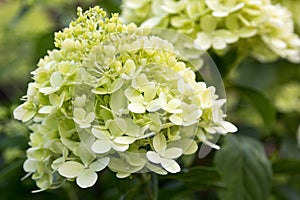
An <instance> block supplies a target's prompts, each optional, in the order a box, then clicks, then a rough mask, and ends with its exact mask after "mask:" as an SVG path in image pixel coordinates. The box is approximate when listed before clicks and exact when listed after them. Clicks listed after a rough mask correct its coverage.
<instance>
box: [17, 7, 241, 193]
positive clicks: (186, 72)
mask: <svg viewBox="0 0 300 200" xmlns="http://www.w3.org/2000/svg"><path fill="white" fill-rule="evenodd" d="M145 2H147V1H145ZM130 6H131V7H132V8H142V7H143V6H144V2H138V1H136V2H135V4H132V5H130ZM184 8H185V7H184V5H177V4H176V3H174V4H172V6H171V7H169V8H168V11H169V12H175V11H178V10H182V9H184ZM163 9H165V10H166V9H167V8H163ZM105 15H106V13H105V12H104V11H103V10H102V9H101V8H99V7H94V8H91V9H90V10H88V11H86V12H84V13H83V12H82V10H81V9H80V8H78V18H77V19H76V20H75V21H73V22H71V23H70V26H69V27H68V28H65V29H64V30H63V31H61V32H58V33H56V34H55V45H56V49H54V50H52V51H49V52H48V55H47V56H45V57H44V58H42V59H41V60H40V61H39V63H38V68H37V69H36V70H35V71H34V72H33V73H32V74H33V80H34V81H33V82H32V83H30V84H29V86H28V87H29V89H28V91H27V95H25V96H24V98H23V99H24V101H25V102H24V103H23V104H22V105H20V106H18V107H17V108H16V109H15V111H14V116H15V118H16V119H19V120H22V121H23V122H28V123H29V124H30V129H31V131H32V133H31V135H30V142H29V144H30V146H31V147H30V148H29V149H28V150H27V160H26V161H25V163H24V170H25V171H26V172H28V173H29V174H32V179H34V180H35V181H36V183H37V186H38V187H39V188H40V189H41V190H46V189H48V188H54V187H56V186H58V185H60V184H61V183H63V181H64V180H69V181H74V179H76V183H77V185H78V186H80V187H81V188H86V187H91V186H93V185H94V184H95V183H96V181H97V178H98V175H97V173H96V172H99V171H101V170H103V169H105V168H106V167H108V168H109V169H111V170H112V171H114V172H116V173H117V177H119V178H125V177H128V176H129V175H130V174H131V173H137V172H141V171H145V170H148V171H153V172H155V173H158V174H167V172H171V173H176V172H179V171H180V166H179V164H178V163H177V162H176V161H175V159H177V158H179V157H180V156H181V155H182V154H193V153H195V151H196V150H197V143H199V142H205V143H206V144H209V145H210V146H212V147H214V148H218V146H217V145H214V144H211V143H209V138H210V136H209V135H211V134H216V133H218V134H226V133H228V132H235V131H236V128H235V126H234V125H232V124H231V123H230V122H226V121H225V114H224V113H223V111H222V108H221V107H222V105H223V104H224V103H225V100H222V99H219V98H218V96H217V95H216V94H215V89H214V87H213V86H210V87H207V86H206V84H205V82H197V81H196V79H195V78H196V74H195V72H194V71H192V69H191V67H190V65H189V64H188V62H187V61H186V60H184V59H183V58H182V57H180V55H178V54H177V51H176V49H175V48H174V46H173V44H172V43H170V42H168V41H167V40H164V39H162V38H160V37H158V36H155V35H152V34H151V30H150V31H149V29H139V28H137V26H136V25H135V24H128V25H124V24H122V23H121V22H120V19H119V17H118V15H116V14H114V15H113V16H112V17H111V18H106V17H105ZM199 130H202V132H203V134H202V135H201V137H199V136H197V135H199V134H198V132H199Z"/></svg>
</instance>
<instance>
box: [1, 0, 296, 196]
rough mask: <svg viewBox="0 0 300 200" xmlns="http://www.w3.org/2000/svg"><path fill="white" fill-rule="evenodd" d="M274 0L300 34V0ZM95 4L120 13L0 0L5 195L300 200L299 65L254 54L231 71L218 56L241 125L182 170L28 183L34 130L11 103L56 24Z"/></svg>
mask: <svg viewBox="0 0 300 200" xmlns="http://www.w3.org/2000/svg"><path fill="white" fill-rule="evenodd" d="M274 2H275V3H282V4H283V5H285V6H286V7H288V8H289V9H290V10H291V11H292V12H293V13H294V20H295V30H296V31H297V32H298V34H299V33H300V15H299V13H297V12H299V9H300V0H281V1H279V0H276V1H274ZM94 5H100V6H101V7H103V8H104V9H105V10H107V11H108V13H112V12H120V11H121V0H109V1H108V0H98V1H97V0H77V1H71V0H65V1H62V0H0V98H1V99H0V191H1V192H0V200H2V199H39V200H42V199H54V198H55V199H57V200H59V199H72V200H73V199H74V200H76V199H85V200H88V199H145V196H144V195H143V192H141V191H143V190H144V189H145V188H148V187H149V188H148V189H150V190H152V191H154V193H155V191H158V197H159V199H174V200H176V199H186V200H192V199H195V200H196V199H207V200H208V199H209V200H213V199H224V200H240V199H256V200H257V199H258V200H260V199H262V200H264V199H270V200H273V199H274V200H275V199H276V200H277V199H278V200H299V199H300V181H299V180H300V65H299V64H291V63H288V62H287V61H284V60H278V61H276V62H273V63H267V64H266V63H260V62H258V61H256V60H254V59H252V58H250V57H248V58H246V59H244V60H243V61H242V62H241V63H240V64H239V66H238V68H234V69H232V62H233V59H234V56H235V52H230V53H229V54H228V55H227V56H226V57H217V56H216V57H213V59H214V61H215V63H216V64H217V66H218V67H219V70H220V72H221V74H222V76H223V78H224V83H225V86H226V92H227V98H228V103H227V113H228V120H229V121H231V122H233V123H235V124H236V125H237V126H238V128H239V131H238V133H236V134H234V135H231V136H227V137H224V138H222V140H220V141H219V143H221V147H222V149H221V150H220V151H217V152H216V151H213V152H211V153H210V154H209V155H208V156H206V157H205V158H203V159H194V158H193V157H186V158H185V162H184V163H182V164H183V166H185V167H186V168H185V169H184V172H181V173H179V174H176V175H168V176H159V177H151V176H152V175H150V174H148V175H146V176H145V177H143V178H140V179H139V178H134V179H130V178H128V179H124V180H118V179H117V178H116V177H115V176H114V174H112V173H111V172H110V171H108V170H107V171H104V172H103V173H101V175H100V181H99V183H98V184H96V186H95V187H93V188H90V189H85V190H83V189H81V190H80V189H78V188H77V187H76V186H74V185H73V184H71V183H67V184H65V185H64V186H63V187H62V188H60V189H56V190H50V191H46V192H42V193H36V194H32V193H31V191H33V190H35V189H36V186H35V184H34V182H33V181H32V180H31V179H30V178H28V179H24V180H23V181H21V178H22V177H23V176H24V175H25V173H24V172H23V169H22V164H23V162H24V160H25V156H26V153H25V151H26V149H27V148H28V144H27V143H28V138H29V130H28V129H27V127H26V124H25V125H24V124H22V123H20V122H18V121H16V120H14V119H13V116H12V111H13V109H14V108H15V107H16V105H17V104H20V100H19V99H20V97H22V95H24V94H25V92H26V88H27V83H28V82H30V72H31V71H32V70H33V69H34V68H35V67H36V63H37V62H38V60H39V58H41V57H43V56H44V55H45V54H46V52H47V50H48V49H52V48H54V45H53V39H54V32H56V31H58V30H61V29H62V28H64V27H66V26H67V25H68V23H69V22H70V21H71V20H72V19H74V18H75V15H76V7H77V6H81V7H83V9H84V10H85V9H87V8H88V7H91V6H94ZM157 183H158V186H159V189H158V188H157Z"/></svg>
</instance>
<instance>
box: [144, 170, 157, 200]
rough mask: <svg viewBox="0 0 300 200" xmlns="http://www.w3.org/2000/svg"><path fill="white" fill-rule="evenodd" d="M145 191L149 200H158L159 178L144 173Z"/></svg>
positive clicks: (152, 174)
mask: <svg viewBox="0 0 300 200" xmlns="http://www.w3.org/2000/svg"><path fill="white" fill-rule="evenodd" d="M141 177H142V181H143V185H144V186H145V187H144V190H145V192H146V195H147V199H148V200H157V191H158V182H157V176H156V174H154V173H143V174H142V175H141Z"/></svg>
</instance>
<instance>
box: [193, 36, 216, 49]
mask: <svg viewBox="0 0 300 200" xmlns="http://www.w3.org/2000/svg"><path fill="white" fill-rule="evenodd" d="M211 44H212V37H211V36H210V35H208V34H206V33H198V34H197V38H196V39H195V48H197V49H200V50H207V49H209V48H210V47H211Z"/></svg>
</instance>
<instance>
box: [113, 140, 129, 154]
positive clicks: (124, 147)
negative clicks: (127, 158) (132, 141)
mask: <svg viewBox="0 0 300 200" xmlns="http://www.w3.org/2000/svg"><path fill="white" fill-rule="evenodd" d="M112 148H113V149H114V150H116V151H119V152H124V151H126V150H127V149H128V148H129V145H128V144H119V143H116V142H113V143H112Z"/></svg>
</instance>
